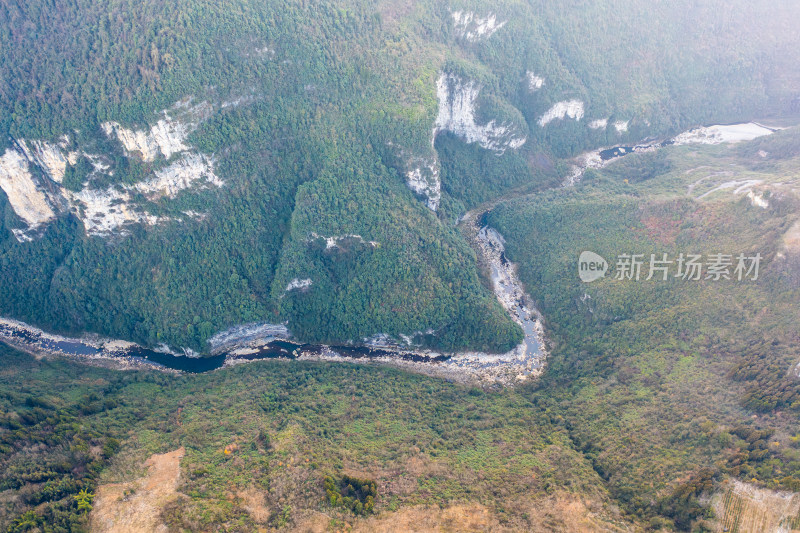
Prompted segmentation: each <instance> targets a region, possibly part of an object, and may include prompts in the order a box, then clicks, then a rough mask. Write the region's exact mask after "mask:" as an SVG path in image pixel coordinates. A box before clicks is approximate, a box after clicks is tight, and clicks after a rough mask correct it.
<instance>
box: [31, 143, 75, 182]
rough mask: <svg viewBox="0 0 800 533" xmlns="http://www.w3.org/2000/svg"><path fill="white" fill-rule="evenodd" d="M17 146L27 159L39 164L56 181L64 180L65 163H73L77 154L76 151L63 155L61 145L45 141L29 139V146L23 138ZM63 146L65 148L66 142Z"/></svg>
mask: <svg viewBox="0 0 800 533" xmlns="http://www.w3.org/2000/svg"><path fill="white" fill-rule="evenodd" d="M19 147H20V148H21V149H22V151H23V153H24V154H25V157H26V158H27V159H28V161H30V162H31V163H34V164H36V165H37V166H39V167H40V168H41V169H42V170H43V171H44V172H45V174H47V177H49V178H50V179H51V180H53V181H55V182H56V183H61V182H62V181H63V180H64V173H65V172H66V170H67V165H68V164H69V165H74V164H75V163H76V162H77V160H78V156H79V153H78V152H69V153H67V154H66V155H65V153H64V152H62V147H61V146H58V145H55V144H50V143H48V142H46V141H30V147H29V146H28V143H27V142H25V140H20V141H19ZM63 148H66V142H65V143H64V146H63Z"/></svg>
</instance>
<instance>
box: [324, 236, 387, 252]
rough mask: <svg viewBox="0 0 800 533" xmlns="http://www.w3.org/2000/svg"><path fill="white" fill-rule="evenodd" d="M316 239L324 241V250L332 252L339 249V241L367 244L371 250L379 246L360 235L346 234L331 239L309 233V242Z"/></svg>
mask: <svg viewBox="0 0 800 533" xmlns="http://www.w3.org/2000/svg"><path fill="white" fill-rule="evenodd" d="M316 239H322V240H324V241H325V249H326V250H333V249H335V248H339V246H340V245H339V242H340V241H348V240H352V241H356V242H359V243H361V244H368V245H369V246H371V247H372V248H377V247H378V246H380V244H379V243H377V242H375V241H367V240H365V239H364V237H362V236H361V235H357V234H354V233H351V234H348V235H335V236H333V237H324V236H322V235H318V234H317V233H314V232H311V239H310V240H316Z"/></svg>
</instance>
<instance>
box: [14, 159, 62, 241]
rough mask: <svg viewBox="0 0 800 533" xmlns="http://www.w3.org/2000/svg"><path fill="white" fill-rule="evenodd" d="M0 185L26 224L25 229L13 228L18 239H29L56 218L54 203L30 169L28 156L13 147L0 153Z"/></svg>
mask: <svg viewBox="0 0 800 533" xmlns="http://www.w3.org/2000/svg"><path fill="white" fill-rule="evenodd" d="M0 188H2V189H3V192H5V193H6V197H7V198H8V202H9V203H10V204H11V208H12V209H13V210H14V212H15V213H16V214H17V216H18V217H19V218H20V219H22V221H23V222H25V224H27V225H28V228H27V230H20V229H15V230H12V231H13V232H14V235H15V236H16V238H17V240H19V241H29V240H31V239H32V237H31V233H33V232H35V231H36V230H38V229H39V228H40V227H41V226H42V225H44V224H47V223H48V222H50V221H51V220H54V219H55V217H56V210H55V209H54V206H53V203H52V202H51V201H50V199H49V198H48V195H47V193H46V192H45V191H44V190H43V189H42V188H41V187H40V186H39V183H38V180H37V179H36V178H34V176H33V174H32V173H31V170H30V166H29V163H28V159H27V158H26V157H25V156H24V155H23V154H22V153H21V152H20V151H18V150H16V149H14V148H9V149H7V150H6V152H5V154H4V155H3V156H2V157H0Z"/></svg>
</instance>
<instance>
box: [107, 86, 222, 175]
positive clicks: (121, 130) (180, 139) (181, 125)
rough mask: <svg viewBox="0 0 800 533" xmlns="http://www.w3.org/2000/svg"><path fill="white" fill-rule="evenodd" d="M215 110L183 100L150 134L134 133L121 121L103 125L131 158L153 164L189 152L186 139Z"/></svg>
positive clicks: (206, 104)
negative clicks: (135, 155) (152, 162)
mask: <svg viewBox="0 0 800 533" xmlns="http://www.w3.org/2000/svg"><path fill="white" fill-rule="evenodd" d="M212 110H213V108H212V107H211V105H210V104H209V103H208V102H201V103H199V104H197V105H196V106H193V107H189V101H188V100H184V101H183V102H179V103H178V104H177V105H176V106H174V107H173V108H172V110H164V111H163V112H162V113H163V115H164V118H162V119H160V120H159V121H158V122H156V123H155V124H154V125H153V126H151V127H150V129H149V130H147V131H145V130H131V129H128V128H125V127H123V126H122V125H120V124H119V123H118V122H104V123H103V124H101V127H102V128H103V131H104V132H105V134H106V135H108V136H109V137H116V138H117V139H118V140H119V142H120V143H122V146H123V147H124V148H125V151H126V152H127V154H128V155H131V154H135V153H138V154H139V155H140V157H141V158H142V160H143V161H153V160H155V158H156V157H158V154H159V153H161V154H162V155H163V156H164V157H165V158H166V159H169V158H170V157H171V156H172V155H173V154H177V153H179V152H184V151H186V150H189V147H188V146H187V145H186V144H184V143H185V141H186V138H187V137H188V136H189V134H190V133H192V132H193V131H194V130H195V129H197V127H198V126H199V124H200V122H202V121H203V120H205V119H206V118H208V116H209V115H210V114H211V111H212ZM170 113H172V115H171V114H170Z"/></svg>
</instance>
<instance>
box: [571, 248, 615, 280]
mask: <svg viewBox="0 0 800 533" xmlns="http://www.w3.org/2000/svg"><path fill="white" fill-rule="evenodd" d="M606 272H608V262H607V261H606V260H605V259H603V258H602V257H600V256H599V255H597V254H596V253H594V252H583V253H582V254H581V256H580V258H579V259H578V275H579V276H580V278H581V281H583V282H586V283H591V282H593V281H596V280H598V279H600V278H602V277H604V276H605V275H606Z"/></svg>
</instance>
